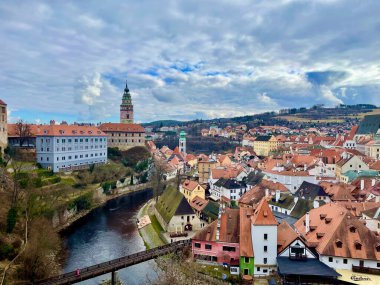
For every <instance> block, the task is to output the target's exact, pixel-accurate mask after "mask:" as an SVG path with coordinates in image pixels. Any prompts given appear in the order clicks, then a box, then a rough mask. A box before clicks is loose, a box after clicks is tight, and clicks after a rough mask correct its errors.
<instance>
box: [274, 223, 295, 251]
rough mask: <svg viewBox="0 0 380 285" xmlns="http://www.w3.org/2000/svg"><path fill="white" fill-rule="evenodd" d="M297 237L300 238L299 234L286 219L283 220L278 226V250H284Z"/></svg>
mask: <svg viewBox="0 0 380 285" xmlns="http://www.w3.org/2000/svg"><path fill="white" fill-rule="evenodd" d="M296 238H298V234H297V233H296V232H295V230H294V229H293V228H292V227H291V226H290V225H289V224H288V223H287V222H286V221H285V220H284V221H282V223H281V224H280V225H279V226H278V227H277V252H278V253H280V252H282V251H283V250H284V249H285V248H287V247H288V246H289V245H290V244H291V243H292V242H293V241H294V240H295V239H296Z"/></svg>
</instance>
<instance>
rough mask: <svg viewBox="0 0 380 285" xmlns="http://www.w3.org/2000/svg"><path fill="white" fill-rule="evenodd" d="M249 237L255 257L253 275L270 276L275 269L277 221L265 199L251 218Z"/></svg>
mask: <svg viewBox="0 0 380 285" xmlns="http://www.w3.org/2000/svg"><path fill="white" fill-rule="evenodd" d="M251 223H252V224H251V237H252V245H253V252H254V255H255V264H254V273H253V274H254V275H270V274H271V273H272V272H273V271H275V270H276V267H277V261H276V258H277V246H276V245H277V225H278V223H277V221H276V219H275V217H274V215H273V213H272V211H271V209H270V207H269V205H268V202H267V200H266V199H265V198H263V199H262V200H261V202H260V203H259V204H258V206H257V208H256V209H255V211H254V212H253V215H252V217H251Z"/></svg>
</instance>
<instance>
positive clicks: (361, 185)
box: [360, 179, 364, 190]
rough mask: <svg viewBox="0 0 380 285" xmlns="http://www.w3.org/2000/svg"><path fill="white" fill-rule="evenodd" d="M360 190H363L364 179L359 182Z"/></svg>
mask: <svg viewBox="0 0 380 285" xmlns="http://www.w3.org/2000/svg"><path fill="white" fill-rule="evenodd" d="M360 190H364V179H362V180H360Z"/></svg>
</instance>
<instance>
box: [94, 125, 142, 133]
mask: <svg viewBox="0 0 380 285" xmlns="http://www.w3.org/2000/svg"><path fill="white" fill-rule="evenodd" d="M99 129H101V130H102V131H103V132H121V133H144V132H145V130H144V128H143V127H142V126H141V125H140V124H122V123H105V124H101V125H100V126H99Z"/></svg>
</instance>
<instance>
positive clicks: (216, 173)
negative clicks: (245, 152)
mask: <svg viewBox="0 0 380 285" xmlns="http://www.w3.org/2000/svg"><path fill="white" fill-rule="evenodd" d="M240 172H241V170H239V169H237V168H230V167H229V168H214V169H211V175H212V178H213V179H220V178H224V179H229V178H236V177H237V176H238V175H239V174H240Z"/></svg>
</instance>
